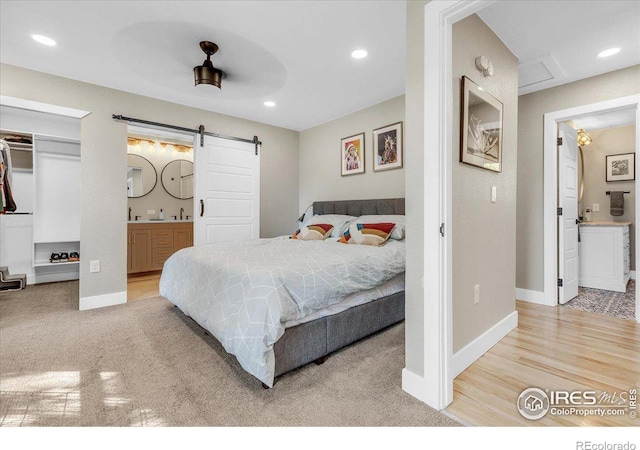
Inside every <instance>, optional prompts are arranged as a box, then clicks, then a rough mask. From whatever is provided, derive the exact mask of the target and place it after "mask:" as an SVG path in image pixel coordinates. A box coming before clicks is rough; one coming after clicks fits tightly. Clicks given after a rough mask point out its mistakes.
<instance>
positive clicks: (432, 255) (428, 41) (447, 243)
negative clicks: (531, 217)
mask: <svg viewBox="0 0 640 450" xmlns="http://www.w3.org/2000/svg"><path fill="white" fill-rule="evenodd" d="M492 3H494V2H493V1H461V0H457V1H431V2H429V3H427V4H426V5H425V16H424V57H425V61H424V185H423V189H424V224H423V225H424V228H423V231H424V249H423V251H424V256H423V258H424V283H423V295H424V297H423V298H424V317H423V327H424V359H423V360H424V368H423V373H424V377H423V378H422V379H421V380H420V382H419V383H417V384H418V386H416V385H414V386H412V388H411V389H409V386H406V385H405V383H404V382H403V387H404V388H405V389H406V390H407V391H410V393H412V394H413V395H415V396H416V397H418V398H419V399H421V400H423V401H424V402H425V403H427V404H428V405H429V406H432V407H433V408H436V409H439V410H441V409H444V408H446V407H447V405H449V404H450V403H451V402H452V401H453V378H454V372H453V370H452V359H453V334H452V323H453V319H452V317H453V313H452V311H453V298H452V247H451V230H452V228H451V221H452V214H451V211H452V202H453V200H452V182H451V173H452V151H453V148H452V138H453V135H452V132H453V131H452V120H453V80H452V78H451V77H452V75H451V74H452V70H453V68H452V57H451V54H452V26H453V24H454V23H456V22H458V21H460V20H462V19H464V18H465V17H467V16H470V15H471V14H474V13H476V12H478V11H479V10H481V9H483V8H485V7H487V6H489V5H491V4H492ZM434 206H435V207H434ZM441 224H444V236H441V234H440V226H441ZM434 249H438V251H437V252H435V251H434ZM403 380H404V378H403ZM420 384H421V385H422V386H419V385H420ZM414 388H415V389H414Z"/></svg>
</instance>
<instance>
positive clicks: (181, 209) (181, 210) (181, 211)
mask: <svg viewBox="0 0 640 450" xmlns="http://www.w3.org/2000/svg"><path fill="white" fill-rule="evenodd" d="M183 212H184V208H180V220H182V213H183Z"/></svg>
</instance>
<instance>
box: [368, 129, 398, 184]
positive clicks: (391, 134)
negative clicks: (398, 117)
mask: <svg viewBox="0 0 640 450" xmlns="http://www.w3.org/2000/svg"><path fill="white" fill-rule="evenodd" d="M373 158H374V160H373V170H374V171H376V172H377V171H379V170H389V169H400V168H401V167H402V122H398V123H394V124H391V125H387V126H385V127H382V128H377V129H375V130H373Z"/></svg>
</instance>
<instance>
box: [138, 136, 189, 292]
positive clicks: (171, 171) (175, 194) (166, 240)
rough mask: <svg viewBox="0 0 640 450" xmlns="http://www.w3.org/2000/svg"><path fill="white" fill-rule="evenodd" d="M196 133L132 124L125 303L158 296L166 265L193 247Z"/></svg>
mask: <svg viewBox="0 0 640 450" xmlns="http://www.w3.org/2000/svg"><path fill="white" fill-rule="evenodd" d="M193 161H194V149H193V135H186V134H181V133H175V132H171V131H168V130H160V129H156V128H145V127H140V126H134V125H129V126H128V134H127V208H128V211H127V301H134V300H141V299H148V298H152V297H157V296H158V295H159V281H160V274H161V271H162V267H163V265H164V262H165V261H166V260H167V259H168V258H169V257H170V256H171V255H172V254H173V253H175V252H177V251H178V250H181V249H182V248H185V247H190V246H192V245H193V188H194V185H193V183H194V163H193Z"/></svg>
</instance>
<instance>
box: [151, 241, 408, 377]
mask: <svg viewBox="0 0 640 450" xmlns="http://www.w3.org/2000/svg"><path fill="white" fill-rule="evenodd" d="M404 271H405V245H404V242H403V241H395V240H389V241H388V242H387V243H386V244H385V245H384V246H382V247H373V246H367V245H345V244H340V243H338V242H332V241H298V240H294V239H288V238H286V237H282V238H274V239H260V240H255V241H245V242H227V243H219V244H208V245H199V246H195V247H190V248H185V249H183V250H180V251H179V252H177V253H174V254H173V255H172V256H171V257H170V258H169V259H168V260H167V261H166V262H165V264H164V269H163V271H162V276H161V278H160V294H161V295H162V296H164V297H166V298H167V299H169V301H171V302H172V303H173V304H175V305H176V306H178V307H179V308H180V309H181V310H182V311H183V312H184V313H185V314H186V315H188V316H190V317H192V318H193V319H194V320H195V321H196V322H198V323H199V324H200V325H201V326H202V327H203V328H205V329H207V330H208V331H209V332H211V334H213V335H214V336H215V337H216V338H217V339H218V340H219V341H220V343H221V344H222V345H223V346H224V348H225V350H226V351H227V352H229V353H231V354H233V355H235V356H236V358H237V359H238V361H239V362H240V364H241V365H242V367H243V368H244V369H245V370H246V371H247V372H249V373H251V374H252V375H254V376H255V377H256V378H258V379H259V380H260V381H262V382H263V383H265V384H267V385H268V386H273V377H274V367H275V360H274V354H273V344H274V343H275V342H276V341H277V340H278V339H279V338H280V337H281V336H282V334H283V333H284V329H285V325H289V324H291V323H295V321H303V319H304V318H305V317H307V316H309V315H311V314H314V313H316V312H317V311H319V310H321V309H323V308H327V307H329V306H332V305H336V304H338V303H340V302H342V301H343V300H345V299H346V298H347V297H348V296H350V295H351V294H354V293H356V292H360V291H366V290H370V289H373V288H375V287H378V286H381V285H383V284H385V283H386V282H387V281H389V280H391V279H392V278H394V277H395V276H396V275H398V274H400V273H402V272H404Z"/></svg>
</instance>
